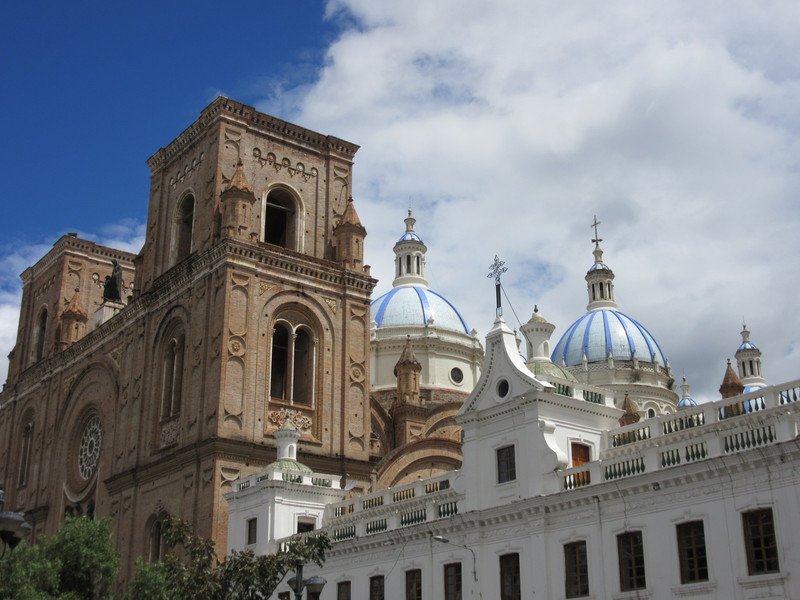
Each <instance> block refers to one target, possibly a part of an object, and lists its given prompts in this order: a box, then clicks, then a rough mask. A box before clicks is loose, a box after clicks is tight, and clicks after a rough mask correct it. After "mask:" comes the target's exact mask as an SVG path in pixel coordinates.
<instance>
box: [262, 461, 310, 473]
mask: <svg viewBox="0 0 800 600" xmlns="http://www.w3.org/2000/svg"><path fill="white" fill-rule="evenodd" d="M273 467H274V468H276V469H281V470H283V471H302V472H303V473H311V469H310V468H308V467H307V466H305V465H304V464H303V463H300V462H297V461H296V460H294V459H291V458H279V459H278V460H276V461H275V462H273V463H270V465H269V466H268V467H267V468H273Z"/></svg>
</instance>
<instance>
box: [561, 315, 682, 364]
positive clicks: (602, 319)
mask: <svg viewBox="0 0 800 600" xmlns="http://www.w3.org/2000/svg"><path fill="white" fill-rule="evenodd" d="M609 354H611V355H612V356H613V357H614V358H615V359H617V360H633V358H634V357H636V358H637V359H638V360H640V361H643V362H648V363H654V364H656V365H658V366H660V367H663V368H666V366H667V359H666V357H665V356H664V353H663V352H662V351H661V347H660V346H659V345H658V342H656V340H655V339H654V338H653V336H652V335H650V333H649V332H648V331H647V330H646V329H645V328H644V327H642V326H641V325H640V324H639V323H637V322H636V321H634V320H633V319H631V318H630V317H629V316H627V315H625V314H623V313H621V312H619V311H616V310H611V309H602V310H593V311H590V312H588V313H586V314H585V315H584V316H582V317H581V318H580V319H578V320H577V321H575V322H574V323H573V324H572V325H571V326H570V327H569V328H568V329H567V331H566V333H564V335H563V336H562V337H561V339H560V340H559V341H558V344H557V345H556V349H555V351H554V352H553V355H552V360H553V362H554V363H556V364H559V365H560V364H562V363H563V364H565V365H566V366H568V367H572V366H575V365H579V364H581V363H582V362H583V356H584V355H586V359H587V360H588V361H589V362H590V363H591V362H602V361H605V360H607V359H608V355H609Z"/></svg>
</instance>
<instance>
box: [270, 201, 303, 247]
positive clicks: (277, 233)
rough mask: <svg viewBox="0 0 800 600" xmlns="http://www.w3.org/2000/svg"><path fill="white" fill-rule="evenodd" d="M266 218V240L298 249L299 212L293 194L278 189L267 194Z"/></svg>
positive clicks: (276, 244)
mask: <svg viewBox="0 0 800 600" xmlns="http://www.w3.org/2000/svg"><path fill="white" fill-rule="evenodd" d="M265 212H266V215H265V218H264V241H265V242H266V243H268V244H273V245H275V246H282V247H283V248H289V249H290V250H296V249H297V248H295V243H296V235H297V212H296V210H295V201H294V198H293V197H292V195H291V194H290V193H289V192H288V191H286V190H282V189H276V190H273V191H271V192H270V193H269V195H268V196H267V205H266V211H265Z"/></svg>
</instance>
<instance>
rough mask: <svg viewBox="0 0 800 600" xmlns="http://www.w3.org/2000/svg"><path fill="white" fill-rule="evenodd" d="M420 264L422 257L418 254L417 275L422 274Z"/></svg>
mask: <svg viewBox="0 0 800 600" xmlns="http://www.w3.org/2000/svg"><path fill="white" fill-rule="evenodd" d="M419 265H420V259H419V256H417V275H419V274H420V270H419Z"/></svg>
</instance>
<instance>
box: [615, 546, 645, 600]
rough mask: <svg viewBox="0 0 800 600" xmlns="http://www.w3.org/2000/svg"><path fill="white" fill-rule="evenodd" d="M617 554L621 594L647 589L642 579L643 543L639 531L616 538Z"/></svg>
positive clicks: (643, 578)
mask: <svg viewBox="0 0 800 600" xmlns="http://www.w3.org/2000/svg"><path fill="white" fill-rule="evenodd" d="M617 552H618V554H619V587H620V589H621V590H622V591H623V592H627V591H629V590H641V589H644V588H646V587H647V582H646V581H645V577H644V543H643V542H642V532H641V531H629V532H628V533H622V534H620V535H618V536H617Z"/></svg>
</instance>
